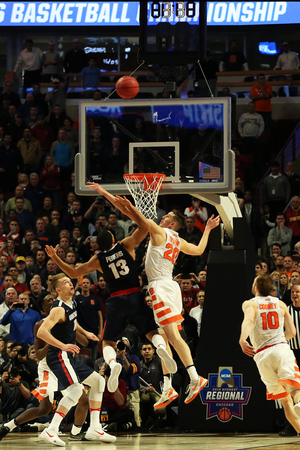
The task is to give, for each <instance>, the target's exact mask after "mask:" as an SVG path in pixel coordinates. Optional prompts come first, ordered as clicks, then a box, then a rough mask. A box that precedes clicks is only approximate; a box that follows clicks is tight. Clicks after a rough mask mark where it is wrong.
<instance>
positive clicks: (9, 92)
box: [0, 80, 21, 108]
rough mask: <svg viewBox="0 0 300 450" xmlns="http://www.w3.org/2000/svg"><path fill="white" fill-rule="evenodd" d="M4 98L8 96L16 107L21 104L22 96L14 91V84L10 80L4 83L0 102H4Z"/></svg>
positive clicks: (11, 103)
mask: <svg viewBox="0 0 300 450" xmlns="http://www.w3.org/2000/svg"><path fill="white" fill-rule="evenodd" d="M3 98H7V99H8V100H9V102H10V105H15V107H16V108H19V106H21V100H20V97H19V96H18V94H16V93H15V92H14V91H13V84H12V82H11V81H9V80H7V81H5V83H4V88H3V92H2V94H1V95H0V103H1V102H2V100H3Z"/></svg>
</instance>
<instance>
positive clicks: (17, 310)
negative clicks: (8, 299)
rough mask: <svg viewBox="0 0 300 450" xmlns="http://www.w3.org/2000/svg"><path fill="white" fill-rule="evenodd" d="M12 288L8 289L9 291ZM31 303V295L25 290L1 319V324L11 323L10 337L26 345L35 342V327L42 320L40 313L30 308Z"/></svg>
mask: <svg viewBox="0 0 300 450" xmlns="http://www.w3.org/2000/svg"><path fill="white" fill-rule="evenodd" d="M11 289H12V288H10V289H8V292H9V291H10V290H11ZM29 303H30V299H29V295H28V294H26V293H25V292H24V293H22V294H20V295H19V299H16V300H15V301H14V302H13V303H12V304H11V305H10V306H9V310H8V311H7V313H6V314H5V315H4V317H3V318H2V320H1V325H4V326H5V325H8V324H11V325H10V333H9V338H10V339H11V340H13V341H19V342H22V344H24V345H28V344H30V345H32V344H33V343H34V336H33V328H34V325H35V323H36V322H38V321H39V320H40V315H39V313H38V312H37V311H34V310H33V309H31V308H29Z"/></svg>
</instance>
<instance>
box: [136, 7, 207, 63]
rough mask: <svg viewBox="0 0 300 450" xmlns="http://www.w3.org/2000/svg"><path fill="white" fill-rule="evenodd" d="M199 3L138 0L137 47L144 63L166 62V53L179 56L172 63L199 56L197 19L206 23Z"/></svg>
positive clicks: (199, 24) (198, 24) (198, 23)
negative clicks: (138, 40) (138, 32)
mask: <svg viewBox="0 0 300 450" xmlns="http://www.w3.org/2000/svg"><path fill="white" fill-rule="evenodd" d="M201 3H204V4H205V3H206V2H192V1H189V2H187V1H174V2H165V1H152V2H140V24H141V44H142V45H141V50H142V54H145V55H146V59H147V62H157V63H159V62H165V63H167V62H168V60H169V57H168V55H170V56H172V55H174V56H176V55H177V56H179V55H180V57H181V58H180V61H174V64H180V63H182V64H186V63H188V62H192V61H191V59H193V60H197V59H198V58H199V56H200V53H201V42H202V40H201V35H202V33H201V32H200V28H201V19H202V22H203V20H204V26H205V22H206V14H203V12H202V10H203V5H202V6H201ZM205 6H206V5H205ZM166 58H167V60H166Z"/></svg>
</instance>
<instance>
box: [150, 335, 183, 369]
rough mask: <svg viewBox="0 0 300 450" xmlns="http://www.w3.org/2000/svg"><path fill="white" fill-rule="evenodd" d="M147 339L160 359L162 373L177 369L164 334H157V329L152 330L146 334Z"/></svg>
mask: <svg viewBox="0 0 300 450" xmlns="http://www.w3.org/2000/svg"><path fill="white" fill-rule="evenodd" d="M146 337H147V338H148V339H149V341H151V342H152V344H153V345H154V347H156V353H157V354H158V356H159V357H160V359H161V362H162V366H163V370H165V372H164V373H175V372H176V371H177V364H176V362H175V361H174V359H173V354H172V351H171V348H170V346H169V343H168V340H167V338H166V336H162V335H160V334H159V332H158V331H157V330H152V331H150V332H149V333H147V334H146Z"/></svg>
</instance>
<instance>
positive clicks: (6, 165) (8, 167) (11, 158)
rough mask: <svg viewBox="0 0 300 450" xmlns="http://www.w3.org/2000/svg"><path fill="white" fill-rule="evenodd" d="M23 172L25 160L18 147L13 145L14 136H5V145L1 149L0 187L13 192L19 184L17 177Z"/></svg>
mask: <svg viewBox="0 0 300 450" xmlns="http://www.w3.org/2000/svg"><path fill="white" fill-rule="evenodd" d="M22 171H23V158H22V155H21V152H20V150H19V149H18V147H16V146H15V145H13V144H12V136H11V135H10V134H8V133H7V134H6V135H5V136H4V145H2V146H1V147H0V173H1V183H0V187H1V188H2V189H3V190H4V191H5V192H11V191H13V189H14V188H15V186H16V184H17V176H18V173H19V172H22Z"/></svg>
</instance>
